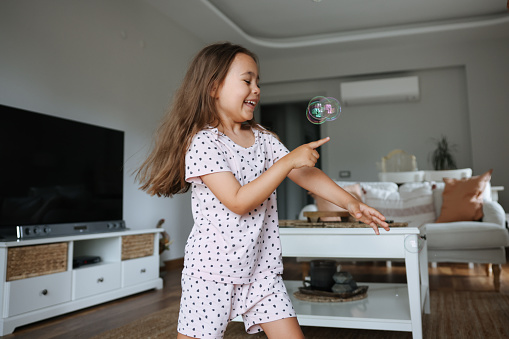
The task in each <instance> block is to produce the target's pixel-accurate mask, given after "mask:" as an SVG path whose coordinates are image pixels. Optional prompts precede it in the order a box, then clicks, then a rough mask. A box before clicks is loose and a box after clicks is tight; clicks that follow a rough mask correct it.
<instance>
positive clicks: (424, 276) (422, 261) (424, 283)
mask: <svg viewBox="0 0 509 339" xmlns="http://www.w3.org/2000/svg"><path fill="white" fill-rule="evenodd" d="M423 242H424V243H423V244H422V249H421V252H420V253H419V269H420V273H421V290H422V289H424V313H426V314H430V313H431V310H430V302H431V300H430V296H429V273H428V243H427V242H426V239H424V240H423Z"/></svg>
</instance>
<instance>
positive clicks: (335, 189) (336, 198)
mask: <svg viewBox="0 0 509 339" xmlns="http://www.w3.org/2000/svg"><path fill="white" fill-rule="evenodd" d="M288 177H289V178H290V179H291V180H292V181H293V182H295V183H296V184H297V185H299V186H301V187H302V188H304V189H305V190H308V191H310V192H311V193H314V194H316V195H318V196H319V197H322V198H323V199H325V200H328V201H330V202H332V203H333V204H335V205H337V206H339V207H343V208H345V209H346V210H348V212H349V213H350V214H351V215H352V216H353V217H354V218H356V219H357V220H359V221H362V222H363V223H365V224H368V225H370V226H371V227H372V228H373V229H374V230H375V233H376V234H380V232H379V231H378V226H382V227H383V228H384V229H385V230H386V231H389V225H388V224H387V223H386V222H385V217H384V216H383V215H382V213H380V212H378V211H377V210H376V209H374V208H372V207H369V206H368V205H366V204H364V203H362V202H360V201H359V200H357V199H355V198H354V197H353V196H352V195H351V194H350V193H348V192H347V191H345V190H344V189H342V188H341V187H340V186H338V185H337V184H336V183H335V182H334V181H333V180H332V179H331V178H329V176H327V175H326V174H325V173H324V172H322V171H321V170H320V169H318V168H316V167H301V168H296V169H293V170H291V172H290V173H289V174H288Z"/></svg>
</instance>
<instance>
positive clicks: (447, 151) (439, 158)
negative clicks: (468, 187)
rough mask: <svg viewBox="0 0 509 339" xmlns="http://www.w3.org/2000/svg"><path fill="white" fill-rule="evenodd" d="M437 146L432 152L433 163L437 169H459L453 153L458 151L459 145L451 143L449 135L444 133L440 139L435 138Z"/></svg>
mask: <svg viewBox="0 0 509 339" xmlns="http://www.w3.org/2000/svg"><path fill="white" fill-rule="evenodd" d="M435 143H436V148H435V150H434V151H433V153H431V164H432V165H433V169H434V170H435V171H443V170H453V169H457V168H458V167H457V166H456V160H455V159H454V156H453V155H452V153H453V152H456V150H457V145H455V144H450V143H449V141H448V140H447V137H446V136H444V135H442V137H441V138H440V139H438V140H435Z"/></svg>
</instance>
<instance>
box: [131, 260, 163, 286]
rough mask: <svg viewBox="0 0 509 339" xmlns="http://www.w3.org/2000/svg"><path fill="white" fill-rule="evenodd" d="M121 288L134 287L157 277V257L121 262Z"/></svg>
mask: <svg viewBox="0 0 509 339" xmlns="http://www.w3.org/2000/svg"><path fill="white" fill-rule="evenodd" d="M122 270H123V272H124V273H123V279H124V280H123V286H131V285H136V284H139V283H142V282H145V281H149V280H152V279H157V277H159V257H158V256H151V257H145V258H139V259H132V260H126V261H123V262H122Z"/></svg>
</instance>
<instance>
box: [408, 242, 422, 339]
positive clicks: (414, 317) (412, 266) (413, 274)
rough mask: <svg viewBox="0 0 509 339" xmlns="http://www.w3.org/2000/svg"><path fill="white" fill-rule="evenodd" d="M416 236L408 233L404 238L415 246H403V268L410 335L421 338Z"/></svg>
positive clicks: (415, 338)
mask: <svg viewBox="0 0 509 339" xmlns="http://www.w3.org/2000/svg"><path fill="white" fill-rule="evenodd" d="M417 237H418V236H417V235H416V234H410V235H407V236H406V238H405V244H408V243H411V244H414V245H415V247H407V246H405V268H406V278H407V285H408V299H409V303H410V319H411V321H412V337H413V339H422V314H421V288H420V279H419V251H418V246H417V244H418V241H417Z"/></svg>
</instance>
